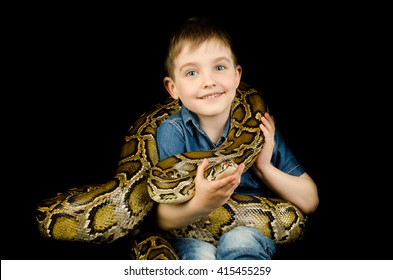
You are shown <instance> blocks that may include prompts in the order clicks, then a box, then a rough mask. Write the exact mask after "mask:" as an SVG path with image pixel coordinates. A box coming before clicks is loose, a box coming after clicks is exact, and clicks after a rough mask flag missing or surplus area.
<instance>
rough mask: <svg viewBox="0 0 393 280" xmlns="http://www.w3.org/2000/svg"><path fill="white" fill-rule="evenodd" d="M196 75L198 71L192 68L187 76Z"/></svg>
mask: <svg viewBox="0 0 393 280" xmlns="http://www.w3.org/2000/svg"><path fill="white" fill-rule="evenodd" d="M195 75H196V71H194V70H192V71H188V72H187V73H186V76H195Z"/></svg>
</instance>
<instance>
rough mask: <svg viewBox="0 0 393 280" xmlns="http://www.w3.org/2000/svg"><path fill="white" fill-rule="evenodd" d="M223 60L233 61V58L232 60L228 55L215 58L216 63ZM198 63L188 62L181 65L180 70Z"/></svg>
mask: <svg viewBox="0 0 393 280" xmlns="http://www.w3.org/2000/svg"><path fill="white" fill-rule="evenodd" d="M222 60H225V61H227V62H228V63H231V60H230V59H229V58H228V57H226V56H220V57H217V58H215V59H214V60H213V62H214V63H217V62H220V61H222ZM196 64H198V63H195V62H187V63H185V64H183V65H182V66H180V68H179V70H180V71H182V69H183V68H185V67H187V66H194V65H196Z"/></svg>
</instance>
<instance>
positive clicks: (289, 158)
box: [157, 106, 304, 196]
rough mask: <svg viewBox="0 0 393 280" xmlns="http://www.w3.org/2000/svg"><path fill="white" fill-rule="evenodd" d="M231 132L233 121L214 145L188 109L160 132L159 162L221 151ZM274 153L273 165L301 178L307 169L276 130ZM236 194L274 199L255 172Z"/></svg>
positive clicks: (250, 172)
mask: <svg viewBox="0 0 393 280" xmlns="http://www.w3.org/2000/svg"><path fill="white" fill-rule="evenodd" d="M229 128H230V119H228V121H227V124H226V125H225V129H224V133H223V135H222V136H221V138H220V139H219V141H218V142H217V143H213V142H212V141H211V140H210V138H209V136H208V135H207V134H206V133H205V132H204V131H203V130H202V128H201V126H200V124H199V121H198V117H197V116H196V114H194V113H193V112H191V111H189V110H188V109H187V108H186V107H185V106H182V108H181V110H180V111H179V112H178V113H176V114H174V115H172V116H170V117H169V118H168V119H166V120H165V121H164V122H162V123H161V125H160V126H159V127H158V129H157V146H158V153H159V157H160V160H163V159H165V158H167V157H170V156H172V155H176V154H182V153H185V152H194V151H207V150H212V149H215V148H217V147H219V146H220V145H221V144H222V143H223V142H224V140H225V139H226V137H227V135H228V132H229ZM274 141H275V143H274V151H273V156H272V160H271V163H272V164H273V165H274V166H275V167H277V168H278V169H280V170H282V171H283V172H285V173H288V174H291V175H295V176H300V175H302V174H303V173H304V169H303V168H302V166H301V165H300V164H299V163H298V161H297V160H296V158H295V156H294V155H293V153H292V152H291V150H290V149H289V147H288V146H287V145H286V143H285V142H284V139H283V137H282V134H281V133H280V132H279V130H278V129H277V128H276V132H275V135H274ZM235 193H242V194H249V195H263V196H267V195H273V194H272V193H271V191H270V190H269V189H268V188H267V187H266V186H265V185H264V184H263V183H262V182H261V181H260V179H259V178H258V177H257V176H256V175H255V173H254V172H253V170H252V168H249V169H248V170H247V171H246V172H244V173H243V175H242V177H241V182H240V185H239V186H238V187H237V188H236V190H235Z"/></svg>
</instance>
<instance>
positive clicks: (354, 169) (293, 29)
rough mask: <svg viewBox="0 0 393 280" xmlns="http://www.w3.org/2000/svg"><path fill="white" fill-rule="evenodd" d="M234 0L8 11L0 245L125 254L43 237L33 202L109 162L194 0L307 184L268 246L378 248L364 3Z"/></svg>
mask: <svg viewBox="0 0 393 280" xmlns="http://www.w3.org/2000/svg"><path fill="white" fill-rule="evenodd" d="M41 8H42V9H41ZM244 8H245V9H244V10H245V11H243V10H241V9H239V10H238V9H237V8H233V10H234V11H235V12H232V13H228V12H227V11H222V10H217V11H215V12H214V13H213V12H210V13H209V12H208V13H206V11H209V9H206V10H205V12H204V13H200V12H192V10H191V9H184V10H185V11H186V12H175V11H174V10H173V9H174V8H173V7H166V8H159V9H158V11H155V12H154V11H150V10H147V9H137V8H134V7H127V8H124V7H110V8H108V7H106V6H92V7H70V6H67V7H59V6H58V7H45V8H44V7H37V6H35V7H26V6H25V7H23V8H22V7H21V9H20V10H14V11H13V13H14V14H15V17H11V19H10V20H9V21H8V22H7V27H9V31H10V32H9V34H7V35H9V38H10V39H9V40H7V41H6V46H7V47H9V50H7V56H8V58H9V59H10V62H11V63H10V64H9V67H8V69H7V70H8V71H7V74H6V76H5V78H6V80H7V82H8V83H9V85H10V87H9V88H8V90H7V96H9V97H8V98H9V101H8V102H7V103H3V105H5V106H4V111H6V109H7V110H8V112H9V113H7V114H4V112H3V115H4V116H3V120H4V123H5V128H6V129H9V130H8V131H9V132H7V133H6V134H5V135H6V137H4V139H3V141H5V142H6V144H5V145H4V147H5V151H4V154H5V155H6V156H7V157H5V159H6V160H5V165H6V166H7V167H6V168H5V169H4V170H5V172H4V182H5V185H4V187H3V192H4V195H2V200H3V203H2V209H3V210H2V213H3V215H2V216H3V217H4V222H3V226H2V234H3V238H2V239H3V243H4V245H3V248H2V259H127V258H128V257H129V250H130V249H129V247H127V246H128V243H127V241H123V240H120V241H118V242H115V243H113V244H100V245H96V244H81V243H77V242H75V243H74V242H62V241H54V240H46V239H44V238H42V237H41V236H39V233H38V230H37V224H36V222H35V218H34V211H35V209H36V207H37V204H38V202H39V201H40V200H42V199H44V198H48V197H50V196H52V195H54V194H55V193H56V192H59V191H64V190H66V189H67V188H69V187H73V186H81V185H84V184H88V183H103V182H105V181H106V180H109V179H110V178H111V177H112V176H113V174H114V171H115V169H116V166H117V161H118V159H119V152H120V148H121V145H122V143H123V136H124V135H125V133H126V131H127V129H128V128H129V126H130V125H132V123H133V121H134V120H135V119H136V118H137V117H139V115H140V114H142V113H143V112H145V111H146V110H148V109H149V108H150V107H151V106H152V105H154V104H155V103H157V102H158V101H160V100H162V99H163V98H165V97H166V96H167V93H166V91H165V89H164V87H163V84H162V79H163V77H164V55H165V52H166V48H167V44H168V39H169V36H170V34H171V33H172V32H173V31H174V29H175V28H177V27H178V25H179V24H180V23H182V22H183V20H184V19H186V18H187V17H189V16H192V15H199V14H203V15H207V16H211V17H212V18H213V19H214V20H217V21H218V22H220V23H221V24H223V25H224V26H225V27H226V28H227V30H228V31H229V33H230V34H231V35H232V38H233V40H234V42H235V46H236V49H237V53H238V56H239V62H240V64H241V65H242V67H243V81H245V82H247V83H249V84H251V85H252V86H254V87H256V88H257V89H259V90H260V91H262V92H263V93H264V94H265V98H266V99H267V101H268V104H269V107H270V109H271V112H272V114H273V115H274V117H275V119H276V125H277V127H278V128H279V129H280V130H281V131H282V132H283V134H284V137H285V139H286V141H287V143H288V144H289V146H290V147H291V148H292V150H293V152H294V153H295V155H296V156H297V158H298V160H299V161H300V162H301V164H302V165H303V166H304V167H305V169H306V171H307V172H308V173H309V174H310V175H311V176H312V177H313V178H314V180H315V181H316V183H317V184H318V189H319V195H320V206H319V208H318V210H317V212H316V213H315V214H313V215H311V216H310V217H309V224H308V228H307V232H306V236H305V238H304V239H303V240H301V241H299V242H298V243H296V244H293V245H288V246H287V247H286V248H283V251H282V252H281V254H280V256H279V258H282V259H386V258H391V257H390V255H389V254H387V252H388V251H389V250H387V249H388V248H389V246H391V241H389V239H390V237H389V236H390V234H389V233H387V230H386V228H385V227H386V225H387V224H388V217H387V216H388V215H387V211H385V210H384V209H385V208H384V207H386V206H387V204H383V203H382V201H383V199H384V197H385V194H384V188H385V186H386V184H385V183H383V181H382V179H381V178H380V177H379V176H378V173H375V172H374V171H373V170H371V167H370V166H372V164H373V163H375V161H374V160H372V159H370V155H371V154H373V150H374V151H375V149H376V147H375V146H373V147H371V149H368V144H367V143H370V142H368V141H369V135H370V130H372V126H370V125H369V122H368V121H369V119H370V118H369V117H368V115H367V111H368V110H369V109H372V108H375V107H374V106H373V105H371V104H372V101H373V98H375V96H374V95H373V94H369V95H367V98H364V97H363V96H364V95H362V94H361V92H360V90H362V89H364V87H365V86H366V85H365V84H366V81H365V80H364V79H362V78H360V79H359V77H357V74H356V73H358V72H361V71H359V68H360V67H361V66H362V64H363V62H364V59H363V60H362V61H363V62H362V61H359V60H358V56H359V54H360V53H361V52H362V51H361V50H359V48H364V45H363V42H364V39H363V37H362V36H359V35H360V33H362V32H364V31H365V30H366V29H367V28H366V27H367V17H359V18H357V17H352V16H353V13H352V12H351V10H349V9H344V10H342V9H338V8H337V9H336V8H334V9H332V8H331V7H330V8H329V7H308V8H307V9H305V7H300V6H296V7H288V6H287V7H279V8H274V9H271V8H264V9H263V8H262V9H261V10H258V11H256V12H255V10H254V12H255V13H250V12H251V11H252V10H253V7H244ZM210 11H211V10H210ZM157 12H158V13H160V15H157ZM365 21H366V22H365ZM361 46H362V47H361ZM359 85H361V86H359ZM370 146H372V145H370ZM381 173H383V171H381ZM381 247H382V248H383V249H382V250H381ZM377 252H378V253H377Z"/></svg>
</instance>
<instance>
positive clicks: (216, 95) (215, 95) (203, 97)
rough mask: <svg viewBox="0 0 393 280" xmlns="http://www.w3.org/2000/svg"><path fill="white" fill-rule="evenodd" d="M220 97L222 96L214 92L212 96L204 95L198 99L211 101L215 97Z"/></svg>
mask: <svg viewBox="0 0 393 280" xmlns="http://www.w3.org/2000/svg"><path fill="white" fill-rule="evenodd" d="M221 95H222V93H221V92H215V93H212V94H207V95H204V96H202V97H200V99H205V100H206V99H213V98H217V97H219V96H221Z"/></svg>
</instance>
